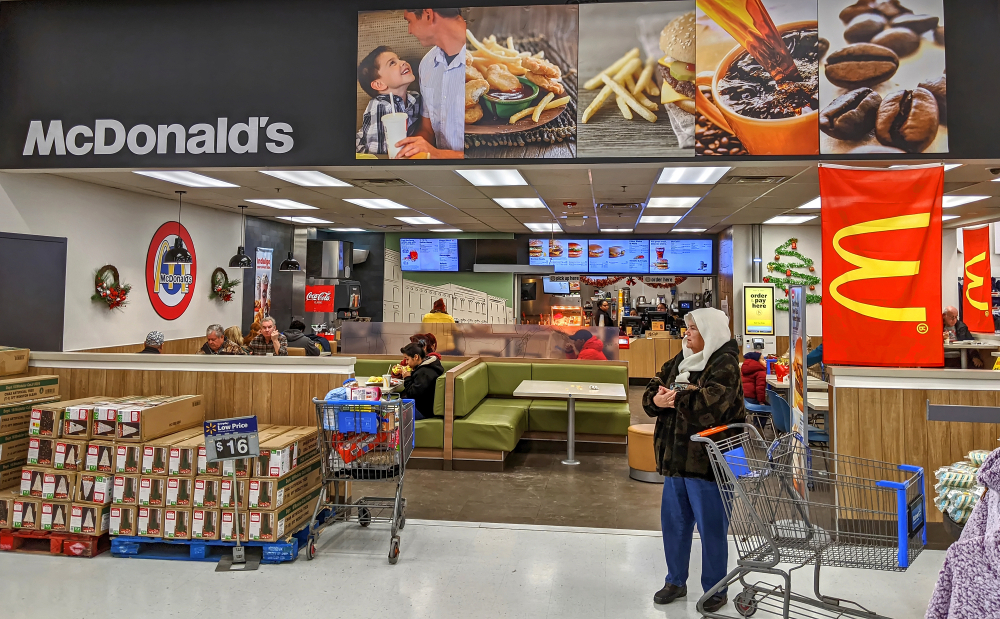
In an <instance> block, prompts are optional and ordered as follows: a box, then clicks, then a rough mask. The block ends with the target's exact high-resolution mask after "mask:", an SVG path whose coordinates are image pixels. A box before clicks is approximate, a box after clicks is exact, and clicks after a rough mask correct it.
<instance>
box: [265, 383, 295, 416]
mask: <svg viewBox="0 0 1000 619" xmlns="http://www.w3.org/2000/svg"><path fill="white" fill-rule="evenodd" d="M291 388H292V380H291V375H290V374H272V375H271V422H270V423H275V424H278V425H282V426H288V425H292V424H291V421H290V419H291V408H290V402H291Z"/></svg>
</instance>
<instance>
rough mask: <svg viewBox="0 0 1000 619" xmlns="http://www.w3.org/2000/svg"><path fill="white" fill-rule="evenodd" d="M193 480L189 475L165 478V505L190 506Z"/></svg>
mask: <svg viewBox="0 0 1000 619" xmlns="http://www.w3.org/2000/svg"><path fill="white" fill-rule="evenodd" d="M193 494H194V480H193V479H192V478H190V477H168V478H167V502H166V504H167V507H191V506H192V504H193V502H194V499H193V496H192V495H193Z"/></svg>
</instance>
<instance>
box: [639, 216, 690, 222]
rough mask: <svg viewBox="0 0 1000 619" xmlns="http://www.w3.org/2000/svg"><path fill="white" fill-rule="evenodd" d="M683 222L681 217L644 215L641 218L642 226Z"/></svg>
mask: <svg viewBox="0 0 1000 619" xmlns="http://www.w3.org/2000/svg"><path fill="white" fill-rule="evenodd" d="M680 220H681V217H680V215H643V216H642V217H640V218H639V223H641V224H675V223H677V222H678V221H680Z"/></svg>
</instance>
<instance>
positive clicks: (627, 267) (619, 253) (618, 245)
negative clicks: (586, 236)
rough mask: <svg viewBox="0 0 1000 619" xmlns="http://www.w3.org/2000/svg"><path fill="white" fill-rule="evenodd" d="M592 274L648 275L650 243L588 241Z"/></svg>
mask: <svg viewBox="0 0 1000 619" xmlns="http://www.w3.org/2000/svg"><path fill="white" fill-rule="evenodd" d="M587 255H588V260H589V265H590V267H589V272H590V273H648V272H649V241H645V240H639V241H637V240H619V239H614V240H598V239H592V240H590V241H587Z"/></svg>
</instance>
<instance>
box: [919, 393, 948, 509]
mask: <svg viewBox="0 0 1000 619" xmlns="http://www.w3.org/2000/svg"><path fill="white" fill-rule="evenodd" d="M926 393H927V399H928V400H930V402H931V404H950V403H951V398H950V396H949V394H948V392H947V391H940V390H934V389H929V390H927V392H926ZM921 408H922V411H923V413H924V424H925V425H926V426H927V455H928V459H927V467H926V468H925V469H924V472H925V474H926V475H927V476H928V477H929V478H930V480H933V479H934V471H935V470H936V469H937V468H938V467H941V466H944V465H946V464H951V463H952V462H954V459H953V458H952V457H951V426H953V425H955V424H952V423H948V422H945V421H927V404H926V402H925V403H924V406H923V407H921ZM930 480H929V481H930ZM930 486H931V487H932V488H933V486H934V482H933V481H931V482H930ZM929 496H931V497H933V496H934V495H933V491H932V492H931V493H929ZM927 511H928V512H929V513H930V515H931V516H932V518H931V520H933V519H934V518H936V519H937V521H938V522H940V521H941V513H940V512H938V511H937V510H936V509H929V510H927Z"/></svg>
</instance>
